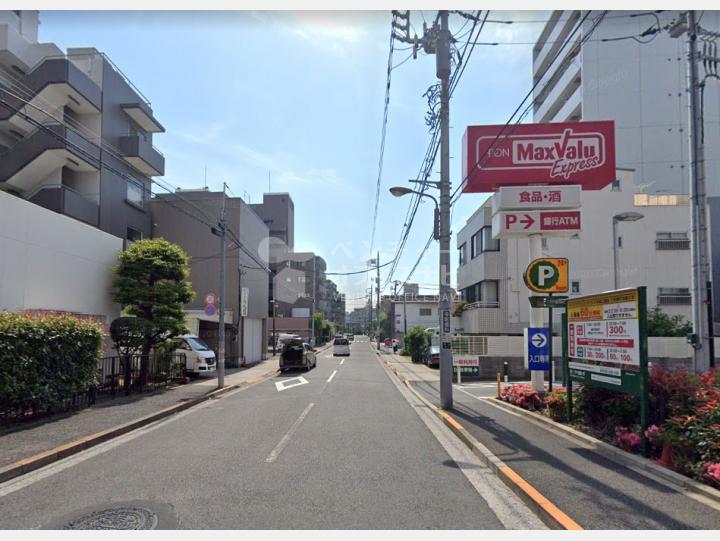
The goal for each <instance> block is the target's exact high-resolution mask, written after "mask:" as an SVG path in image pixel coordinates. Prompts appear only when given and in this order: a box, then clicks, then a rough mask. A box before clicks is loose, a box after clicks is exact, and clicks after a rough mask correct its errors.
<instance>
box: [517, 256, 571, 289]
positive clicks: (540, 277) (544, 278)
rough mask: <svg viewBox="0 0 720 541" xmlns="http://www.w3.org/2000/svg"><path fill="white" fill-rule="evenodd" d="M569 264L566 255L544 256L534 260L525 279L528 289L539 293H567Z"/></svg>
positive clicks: (526, 271) (524, 276)
mask: <svg viewBox="0 0 720 541" xmlns="http://www.w3.org/2000/svg"><path fill="white" fill-rule="evenodd" d="M568 269H569V265H568V260H567V258H564V257H544V258H540V259H535V260H534V261H532V262H531V263H530V264H529V265H528V267H527V269H526V270H525V273H524V274H523V279H524V280H525V285H526V286H527V287H528V289H530V290H532V291H535V292H537V293H566V292H567V290H568V275H569V271H568Z"/></svg>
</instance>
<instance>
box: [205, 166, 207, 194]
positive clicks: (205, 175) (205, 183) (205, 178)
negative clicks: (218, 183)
mask: <svg viewBox="0 0 720 541" xmlns="http://www.w3.org/2000/svg"><path fill="white" fill-rule="evenodd" d="M205 189H206V190H207V164H205Z"/></svg>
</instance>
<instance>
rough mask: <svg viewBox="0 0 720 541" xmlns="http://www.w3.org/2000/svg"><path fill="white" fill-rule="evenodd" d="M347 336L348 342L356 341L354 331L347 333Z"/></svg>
mask: <svg viewBox="0 0 720 541" xmlns="http://www.w3.org/2000/svg"><path fill="white" fill-rule="evenodd" d="M345 338H347V339H348V342H354V341H355V335H354V334H353V333H350V332H349V333H346V334H345Z"/></svg>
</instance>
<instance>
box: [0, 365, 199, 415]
mask: <svg viewBox="0 0 720 541" xmlns="http://www.w3.org/2000/svg"><path fill="white" fill-rule="evenodd" d="M143 366H145V367H146V370H145V376H144V377H143V375H142V374H143V370H142V368H143ZM184 371H185V354H184V353H166V354H161V355H160V354H156V355H144V356H143V355H128V356H114V357H104V358H102V359H100V361H99V363H98V369H97V378H96V383H95V385H94V386H91V387H90V388H89V389H87V390H86V391H82V392H78V393H73V394H72V395H70V396H66V397H64V398H62V399H61V400H59V401H57V402H55V403H54V404H53V405H52V407H50V406H41V405H38V404H36V403H34V402H33V401H32V400H28V401H26V402H23V403H19V404H9V403H4V402H3V401H2V400H0V425H2V424H6V423H14V422H17V421H20V420H30V419H34V418H36V417H39V416H44V415H52V414H56V413H62V412H66V411H72V410H77V409H82V408H86V407H88V406H91V405H92V404H94V403H95V402H96V400H97V399H99V398H100V399H101V398H103V397H106V398H114V397H115V396H117V395H118V394H126V395H129V394H131V393H138V392H148V391H156V390H158V389H162V388H165V387H167V385H168V384H169V383H171V382H172V381H173V380H175V379H178V378H180V377H183V376H184Z"/></svg>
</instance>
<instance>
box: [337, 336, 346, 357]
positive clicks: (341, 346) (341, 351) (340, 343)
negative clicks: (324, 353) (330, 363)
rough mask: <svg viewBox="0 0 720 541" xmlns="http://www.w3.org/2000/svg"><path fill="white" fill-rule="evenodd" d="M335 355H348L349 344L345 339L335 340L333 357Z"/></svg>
mask: <svg viewBox="0 0 720 541" xmlns="http://www.w3.org/2000/svg"><path fill="white" fill-rule="evenodd" d="M336 355H350V342H349V341H348V339H347V338H336V339H335V341H334V342H333V357H334V356H336Z"/></svg>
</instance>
